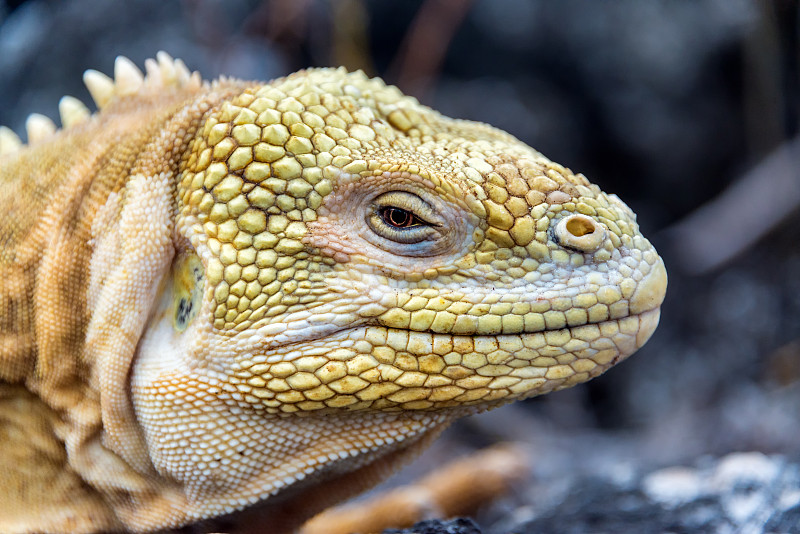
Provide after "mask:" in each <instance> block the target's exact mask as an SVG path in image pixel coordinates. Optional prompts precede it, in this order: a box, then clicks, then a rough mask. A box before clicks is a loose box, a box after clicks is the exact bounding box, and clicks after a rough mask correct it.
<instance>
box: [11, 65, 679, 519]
mask: <svg viewBox="0 0 800 534" xmlns="http://www.w3.org/2000/svg"><path fill="white" fill-rule="evenodd" d="M147 67H148V75H147V78H146V79H144V81H143V80H142V78H141V74H139V73H138V71H137V70H136V69H135V67H133V66H132V65H131V64H130V63H129V62H127V60H124V59H120V60H118V62H117V67H116V82H111V81H110V80H108V79H104V78H102V77H100V76H99V75H98V74H97V73H90V74H88V75H87V85H88V86H89V88H90V91H92V93H93V96H94V98H95V100H96V101H97V103H98V105H99V106H100V107H101V108H102V111H101V112H99V113H97V114H95V115H93V116H91V117H90V116H88V113H86V112H84V111H83V110H81V108H80V107H79V106H76V105H75V104H74V102H73V101H65V103H64V104H63V106H62V115H63V119H62V122H65V124H66V125H67V126H68V127H65V128H64V129H63V130H61V131H58V132H54V133H51V132H50V130H51V129H52V127H50V126H49V124H48V123H47V122H46V121H44V120H43V119H41V118H40V117H34V118H33V119H31V120H30V121H29V137H30V138H31V139H30V141H31V142H29V146H26V147H15V145H16V143H15V141H14V139H13V137H11V136H10V135H9V134H8V132H7V131H4V132H2V135H0V152H5V154H4V155H3V156H2V158H0V209H1V210H2V213H3V218H2V220H0V239H1V240H2V250H0V273H1V275H0V298H2V300H0V303H2V304H1V305H0V321H2V322H0V336H1V337H0V440H2V441H0V445H2V447H0V473H2V475H0V477H2V478H0V480H2V483H3V484H2V485H3V487H4V491H3V492H0V531H2V532H42V531H52V532H99V531H109V530H126V529H127V530H133V531H150V530H156V529H163V528H168V527H176V526H179V525H183V524H187V523H191V522H193V521H196V520H199V519H202V518H208V517H215V516H220V515H223V514H227V513H232V512H235V511H238V510H242V509H245V508H248V507H250V509H251V510H256V511H257V514H258V517H260V518H261V519H260V520H259V521H262V523H260V524H263V525H264V528H265V531H274V532H278V531H280V530H281V529H288V528H292V527H294V526H296V525H297V524H299V523H300V522H302V520H304V519H305V518H307V517H308V516H310V515H311V514H313V513H314V512H316V511H318V510H319V509H321V508H322V507H324V506H327V505H328V504H331V503H333V502H336V501H338V500H341V499H343V498H345V497H347V496H349V495H351V494H354V493H356V492H359V491H361V490H363V489H364V488H366V487H369V486H370V485H372V484H374V483H375V482H376V481H377V480H379V479H380V478H381V477H383V476H385V475H386V474H387V473H389V472H390V471H391V470H392V469H393V468H394V467H395V466H396V465H398V464H399V463H401V462H402V461H404V460H405V459H406V458H407V457H408V456H410V455H412V454H414V453H415V452H417V451H418V450H419V449H420V448H421V447H423V446H424V445H425V444H426V442H428V441H429V440H430V439H431V438H433V437H434V436H435V435H436V434H437V433H438V432H439V431H440V430H441V429H442V428H444V427H445V426H446V425H447V424H448V423H449V422H451V421H452V420H453V419H454V418H456V417H459V416H463V415H465V414H469V413H473V412H475V411H478V410H481V409H485V408H489V407H494V406H497V405H500V404H503V403H505V402H509V401H511V400H514V399H518V398H524V397H530V396H533V395H538V394H541V393H545V392H548V391H552V390H554V389H559V388H563V387H567V386H571V385H573V384H577V383H579V382H583V381H585V380H588V379H590V378H592V377H594V376H596V375H598V374H600V373H602V372H603V371H604V370H606V369H607V368H608V367H610V366H611V365H613V364H614V363H616V362H617V361H619V360H621V359H623V358H625V357H627V356H628V355H629V354H631V353H632V352H634V351H635V350H636V349H637V348H638V347H640V346H641V345H642V344H644V342H645V341H646V340H647V338H648V337H649V336H650V335H651V333H652V332H653V330H654V329H655V327H656V325H657V322H658V313H659V311H658V310H659V306H660V304H661V301H662V299H663V295H664V291H665V287H666V275H665V272H664V268H663V263H662V262H661V260H660V258H659V257H658V255H657V254H656V252H655V250H654V249H653V248H652V246H651V245H650V244H649V243H648V241H647V240H646V239H644V238H643V237H642V236H641V235H640V234H639V232H638V227H637V225H636V223H635V218H634V216H633V214H632V213H631V211H630V210H629V209H628V208H627V207H626V206H625V205H624V204H623V203H622V202H620V201H619V199H617V198H616V197H615V196H613V195H606V194H604V193H602V192H601V191H600V190H599V189H598V188H597V187H596V186H594V185H591V184H590V183H589V182H588V181H587V180H586V179H585V178H584V177H583V176H582V175H575V174H573V173H571V172H570V171H569V170H567V169H565V168H563V167H561V166H559V165H557V164H555V163H553V162H551V161H549V160H547V159H546V158H544V157H543V156H542V155H541V154H539V153H538V152H536V151H534V150H532V149H531V148H529V147H528V146H526V145H524V144H522V143H520V142H519V141H518V140H516V139H514V138H513V137H511V136H510V135H508V134H506V133H504V132H501V131H499V130H497V129H494V128H491V127H489V126H485V125H481V124H476V123H472V122H467V121H458V120H453V119H449V118H446V117H443V116H441V115H439V114H438V113H436V112H434V111H432V110H430V109H429V108H426V107H424V106H421V105H419V104H418V103H417V102H416V101H415V100H414V99H412V98H409V97H406V96H403V95H402V94H401V93H400V92H399V91H398V90H397V89H396V88H394V87H387V86H386V85H384V84H383V83H382V82H381V81H380V80H377V79H372V80H370V79H367V78H366V77H365V76H364V75H363V74H361V73H347V72H345V71H344V70H342V69H339V70H331V69H319V70H309V71H304V72H299V73H296V74H293V75H291V76H289V77H287V78H283V79H280V80H276V81H274V82H271V83H269V84H263V83H253V82H242V81H237V80H220V81H217V82H214V83H210V84H209V83H201V82H200V81H199V78H198V77H197V76H189V74H188V71H186V70H185V67H183V66H182V63H180V62H173V61H172V60H171V59H170V58H168V57H167V56H166V55H161V56H159V62H158V63H155V62H152V61H148V63H147ZM253 506H255V508H253ZM252 517H256V515H255V514H253V515H252Z"/></svg>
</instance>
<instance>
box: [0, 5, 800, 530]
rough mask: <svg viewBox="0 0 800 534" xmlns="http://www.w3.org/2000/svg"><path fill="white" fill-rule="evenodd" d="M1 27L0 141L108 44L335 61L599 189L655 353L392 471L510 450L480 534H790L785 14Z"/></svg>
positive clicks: (74, 11)
mask: <svg viewBox="0 0 800 534" xmlns="http://www.w3.org/2000/svg"><path fill="white" fill-rule="evenodd" d="M0 20H2V22H1V23H0V124H6V125H8V126H10V127H12V128H13V129H14V130H16V131H17V132H23V131H24V127H23V125H24V120H25V117H26V115H27V114H28V113H30V112H33V111H36V112H40V113H44V114H47V115H49V116H51V117H54V118H56V117H57V111H56V110H57V102H58V99H59V97H60V96H61V95H62V94H72V95H75V96H78V97H79V98H81V99H82V100H84V101H85V102H90V99H89V96H88V93H87V92H86V90H85V89H84V88H83V86H82V83H81V74H82V72H83V70H84V69H87V68H95V69H97V70H101V71H104V72H107V73H110V72H111V71H112V68H113V60H114V57H115V56H116V55H118V54H122V55H126V56H128V57H130V58H131V59H132V60H133V61H134V62H135V63H137V64H138V65H140V66H141V65H142V64H143V61H144V59H145V58H146V57H151V56H153V55H154V54H155V52H156V51H157V50H162V49H163V50H166V51H168V52H169V53H171V54H172V55H173V56H175V57H181V58H183V59H184V60H185V61H186V63H187V65H188V66H189V67H190V68H191V69H197V70H199V71H200V72H201V73H202V74H203V75H204V77H205V78H213V77H215V76H217V75H220V74H228V75H234V76H239V77H245V78H251V79H270V78H273V77H277V76H281V75H284V74H287V73H288V72H291V71H294V70H297V69H300V68H303V67H307V66H322V65H339V64H342V65H345V66H347V67H349V68H351V69H353V68H363V69H364V70H365V71H366V72H367V73H368V74H373V75H380V76H383V77H384V78H385V79H386V80H387V81H388V82H390V83H395V84H397V85H399V87H400V88H401V89H403V90H404V91H405V92H408V93H411V94H414V95H415V96H417V97H418V98H419V99H420V100H421V101H422V102H423V103H426V104H429V105H431V106H433V107H435V108H437V109H439V110H440V111H442V112H444V113H445V114H448V115H451V116H455V117H461V118H469V119H475V120H480V121H485V122H489V123H492V124H494V125H496V126H499V127H501V128H503V129H505V130H507V131H509V132H511V133H512V134H514V135H516V136H517V137H519V138H520V139H522V140H524V141H525V142H527V143H528V144H530V145H531V146H533V147H535V148H537V149H539V150H541V151H542V152H543V153H545V154H546V155H547V156H549V157H550V158H552V159H554V160H556V161H558V162H560V163H562V164H564V165H566V166H568V167H570V168H572V169H573V170H576V171H580V172H583V173H584V174H586V175H587V176H588V177H589V178H590V179H591V180H592V181H594V182H596V183H598V184H599V185H601V186H602V187H603V188H604V189H605V190H606V191H610V192H615V193H617V194H619V196H620V197H621V198H622V199H623V200H625V201H626V202H627V203H628V204H629V205H630V206H631V207H632V208H633V209H634V211H636V212H637V213H638V214H639V222H640V224H641V226H642V228H643V231H644V233H645V235H647V236H648V237H649V238H651V240H652V241H653V242H654V243H655V244H656V246H657V247H658V249H659V251H660V252H661V253H662V255H663V256H664V259H665V261H666V263H667V269H668V272H669V275H670V288H669V294H668V296H667V300H666V302H665V304H664V307H663V311H662V325H661V326H660V328H659V330H658V331H657V332H656V334H655V336H654V337H653V339H652V340H651V341H650V342H649V343H648V345H647V346H646V347H645V348H644V349H642V350H641V351H640V352H639V353H638V354H637V355H636V356H634V357H633V358H632V359H631V360H629V361H628V362H625V363H624V364H623V365H621V366H619V367H618V368H615V369H613V370H611V371H610V372H609V373H607V374H606V375H604V376H603V377H602V378H600V379H597V380H595V381H593V382H591V383H589V384H586V385H583V386H579V387H576V388H573V389H571V390H567V391H564V392H559V393H555V394H552V395H548V396H546V397H542V398H538V399H532V400H529V401H525V402H522V403H517V404H515V405H512V406H508V407H506V408H503V409H500V410H497V411H494V412H490V413H489V414H485V415H482V416H477V417H474V418H472V419H469V420H466V421H464V422H463V423H460V424H458V425H456V426H454V427H453V428H452V429H451V430H450V431H448V432H447V433H446V434H445V436H444V437H443V439H442V440H440V441H439V442H438V444H437V445H436V446H435V447H434V448H433V449H432V450H431V451H430V453H429V454H428V455H427V456H426V457H424V458H423V459H421V460H420V463H419V464H417V467H416V468H414V467H413V466H412V468H411V469H410V470H409V473H414V472H415V470H416V471H417V472H419V471H424V470H426V469H427V466H430V465H436V464H438V463H440V462H442V461H445V460H447V459H448V458H450V457H454V456H457V455H459V454H462V453H464V452H468V451H469V450H472V449H474V448H477V447H480V446H484V445H487V444H489V443H493V442H496V441H500V440H516V441H522V442H524V443H526V450H528V451H529V455H530V461H531V463H532V466H533V475H532V476H531V477H530V479H529V481H528V482H527V483H526V484H522V485H520V486H519V487H518V488H517V490H516V492H515V493H514V494H513V495H512V496H511V497H509V498H508V499H506V500H505V501H503V502H501V503H499V504H496V505H494V506H493V507H490V508H489V509H488V510H485V511H484V512H483V513H482V514H481V515H479V516H478V521H479V523H480V524H481V526H482V528H483V529H484V531H485V532H497V533H500V532H509V531H515V532H607V531H631V532H633V531H636V532H694V531H703V532H761V531H766V532H790V531H793V530H796V531H800V527H798V521H800V504H799V503H800V485H799V483H798V479H799V475H798V474H797V473H798V467H797V460H798V458H800V424H798V423H799V420H800V246H798V245H799V244H800V209H798V206H800V140H798V139H800V138H798V133H800V131H799V127H800V74H799V70H800V67H799V65H800V42H799V39H798V34H799V33H800V30H799V29H798V28H800V7H798V2H797V1H796V0H763V1H756V0H694V1H677V0H674V1H669V0H618V1H603V2H600V1H596V0H562V1H559V2H555V1H547V0H474V1H469V0H426V1H408V0H329V1H323V0H265V1H255V0H235V1H212V0H184V1H181V2H162V1H159V0H146V1H129V2H109V1H104V0H80V1H46V0H32V1H26V2H5V3H2V2H0ZM735 452H750V453H756V454H747V455H734V456H730V453H735ZM680 466H684V467H680ZM731 466H733V467H731ZM665 469H666V470H665ZM731 473H734V474H735V475H736V476H734V475H732V474H731ZM403 476H406V477H408V476H411V475H410V474H406V475H401V477H403ZM743 503H744V504H743Z"/></svg>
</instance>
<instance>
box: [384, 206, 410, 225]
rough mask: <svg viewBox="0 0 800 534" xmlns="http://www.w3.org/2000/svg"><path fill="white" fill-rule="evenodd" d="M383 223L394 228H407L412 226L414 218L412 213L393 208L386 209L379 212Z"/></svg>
mask: <svg viewBox="0 0 800 534" xmlns="http://www.w3.org/2000/svg"><path fill="white" fill-rule="evenodd" d="M381 218H382V219H383V222H385V223H386V224H388V225H389V226H393V227H394V228H409V227H411V226H414V224H415V222H416V221H415V217H414V215H413V214H412V213H410V212H408V211H406V210H404V209H401V208H395V207H388V208H384V209H383V210H381Z"/></svg>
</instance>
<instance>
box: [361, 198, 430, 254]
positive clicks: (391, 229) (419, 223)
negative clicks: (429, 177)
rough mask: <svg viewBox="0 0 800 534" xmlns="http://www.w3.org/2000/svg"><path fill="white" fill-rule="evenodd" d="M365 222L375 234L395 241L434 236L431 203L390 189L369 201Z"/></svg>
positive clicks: (422, 239) (415, 239) (410, 240)
mask: <svg viewBox="0 0 800 534" xmlns="http://www.w3.org/2000/svg"><path fill="white" fill-rule="evenodd" d="M366 219H367V224H368V225H369V227H370V229H371V230H372V231H373V232H375V233H376V234H378V235H379V236H381V237H383V238H385V239H388V240H390V241H394V242H395V243H402V244H412V243H420V242H422V241H426V240H431V239H435V238H436V237H437V236H438V235H439V233H438V232H437V231H436V230H435V227H436V226H438V225H437V224H436V223H435V222H431V221H435V220H437V219H438V218H437V217H436V214H435V213H434V211H433V209H432V208H431V206H430V205H429V204H428V203H427V202H425V201H424V200H422V199H421V198H420V197H418V196H417V195H415V194H413V193H409V192H407V191H390V192H388V193H384V194H382V195H380V196H378V197H377V198H375V199H374V200H373V201H372V206H371V209H370V210H369V213H368V214H367V217H366Z"/></svg>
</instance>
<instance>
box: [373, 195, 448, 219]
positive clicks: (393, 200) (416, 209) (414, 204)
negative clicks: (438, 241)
mask: <svg viewBox="0 0 800 534" xmlns="http://www.w3.org/2000/svg"><path fill="white" fill-rule="evenodd" d="M374 202H375V208H376V211H377V210H381V209H383V208H388V207H395V208H400V209H403V210H406V211H408V212H410V213H411V214H412V215H414V216H415V217H416V218H417V219H419V220H420V221H422V222H424V223H425V224H427V225H429V226H441V221H440V220H439V217H438V216H437V215H436V212H435V211H434V210H433V208H432V207H431V205H430V204H428V203H427V202H425V201H424V200H423V199H421V198H420V197H418V196H417V195H415V194H413V193H409V192H406V191H389V192H388V193H384V194H382V195H380V196H379V197H377V198H376V199H375V200H374Z"/></svg>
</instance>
